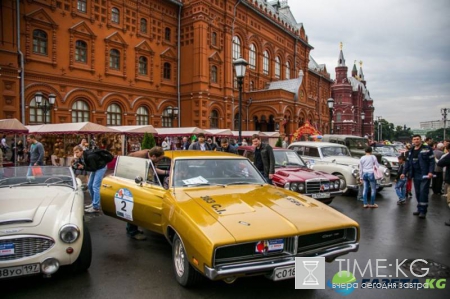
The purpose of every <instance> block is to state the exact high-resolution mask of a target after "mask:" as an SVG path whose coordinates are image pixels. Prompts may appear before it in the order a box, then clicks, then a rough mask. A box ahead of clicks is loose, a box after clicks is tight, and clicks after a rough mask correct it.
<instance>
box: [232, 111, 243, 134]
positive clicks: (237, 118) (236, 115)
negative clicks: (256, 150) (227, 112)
mask: <svg viewBox="0 0 450 299" xmlns="http://www.w3.org/2000/svg"><path fill="white" fill-rule="evenodd" d="M241 129H242V127H241ZM234 130H235V131H238V130H239V113H236V114H235V115H234Z"/></svg>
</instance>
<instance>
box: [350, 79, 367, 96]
mask: <svg viewBox="0 0 450 299" xmlns="http://www.w3.org/2000/svg"><path fill="white" fill-rule="evenodd" d="M348 81H349V82H350V84H351V85H352V90H353V91H358V88H361V89H362V92H363V94H364V99H365V100H370V92H369V90H368V89H367V88H366V86H364V83H362V82H361V81H359V80H358V79H357V78H355V77H348Z"/></svg>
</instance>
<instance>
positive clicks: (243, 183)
mask: <svg viewBox="0 0 450 299" xmlns="http://www.w3.org/2000/svg"><path fill="white" fill-rule="evenodd" d="M249 184H255V183H252V182H244V181H240V182H232V183H228V184H225V186H230V185H249Z"/></svg>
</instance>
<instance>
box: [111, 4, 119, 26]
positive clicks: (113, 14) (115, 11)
mask: <svg viewBox="0 0 450 299" xmlns="http://www.w3.org/2000/svg"><path fill="white" fill-rule="evenodd" d="M119 20H120V11H119V10H118V9H117V8H115V7H113V8H112V9H111V22H113V23H116V24H119V22H120V21H119Z"/></svg>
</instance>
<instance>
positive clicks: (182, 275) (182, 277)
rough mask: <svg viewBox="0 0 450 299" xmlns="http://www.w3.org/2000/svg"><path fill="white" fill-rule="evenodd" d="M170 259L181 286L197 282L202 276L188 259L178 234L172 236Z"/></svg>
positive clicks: (188, 285)
mask: <svg viewBox="0 0 450 299" xmlns="http://www.w3.org/2000/svg"><path fill="white" fill-rule="evenodd" d="M172 259H173V268H174V272H175V277H176V279H177V281H178V283H179V284H181V285H182V286H183V287H190V286H193V285H195V284H197V283H198V282H199V281H200V279H201V278H202V276H201V274H200V273H199V272H198V271H197V270H196V269H195V268H194V267H192V265H191V264H190V263H189V261H188V257H187V255H186V250H185V249H184V245H183V242H181V238H180V237H179V236H178V235H175V237H174V238H173V244H172Z"/></svg>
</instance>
